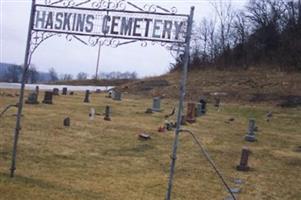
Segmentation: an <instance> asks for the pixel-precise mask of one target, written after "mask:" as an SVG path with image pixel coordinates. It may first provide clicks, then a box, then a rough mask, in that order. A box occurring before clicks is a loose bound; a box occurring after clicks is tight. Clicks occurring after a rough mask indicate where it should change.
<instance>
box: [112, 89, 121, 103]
mask: <svg viewBox="0 0 301 200" xmlns="http://www.w3.org/2000/svg"><path fill="white" fill-rule="evenodd" d="M121 98H122V93H121V92H119V91H114V92H113V93H112V99H113V100H114V101H121Z"/></svg>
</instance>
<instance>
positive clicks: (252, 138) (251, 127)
mask: <svg viewBox="0 0 301 200" xmlns="http://www.w3.org/2000/svg"><path fill="white" fill-rule="evenodd" d="M255 123H256V122H255V119H250V120H249V127H248V132H247V135H246V136H245V140H246V141H248V142H255V141H256V135H255V128H256V125H255Z"/></svg>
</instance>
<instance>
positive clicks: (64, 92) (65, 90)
mask: <svg viewBox="0 0 301 200" xmlns="http://www.w3.org/2000/svg"><path fill="white" fill-rule="evenodd" d="M67 93H68V88H66V87H64V88H63V91H62V95H67Z"/></svg>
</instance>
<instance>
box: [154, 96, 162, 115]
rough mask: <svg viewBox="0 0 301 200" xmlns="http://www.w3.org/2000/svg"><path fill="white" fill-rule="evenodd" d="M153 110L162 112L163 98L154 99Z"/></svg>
mask: <svg viewBox="0 0 301 200" xmlns="http://www.w3.org/2000/svg"><path fill="white" fill-rule="evenodd" d="M152 110H153V111H154V112H160V111H161V98H160V97H155V98H154V99H153V108H152Z"/></svg>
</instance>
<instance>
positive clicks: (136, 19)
mask: <svg viewBox="0 0 301 200" xmlns="http://www.w3.org/2000/svg"><path fill="white" fill-rule="evenodd" d="M142 21H143V19H141V18H135V20H134V30H133V36H137V37H141V33H137V29H138V28H141V25H140V24H139V23H138V22H142Z"/></svg>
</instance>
